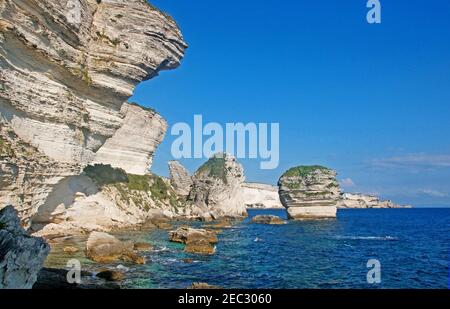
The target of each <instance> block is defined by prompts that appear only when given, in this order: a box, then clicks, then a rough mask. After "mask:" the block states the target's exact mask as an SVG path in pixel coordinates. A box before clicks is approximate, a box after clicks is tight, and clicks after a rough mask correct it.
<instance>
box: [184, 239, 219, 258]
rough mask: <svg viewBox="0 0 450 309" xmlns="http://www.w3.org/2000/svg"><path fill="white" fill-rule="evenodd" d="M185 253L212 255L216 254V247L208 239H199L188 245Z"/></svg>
mask: <svg viewBox="0 0 450 309" xmlns="http://www.w3.org/2000/svg"><path fill="white" fill-rule="evenodd" d="M184 252H187V253H193V254H201V255H212V254H214V253H216V247H215V246H214V245H213V244H212V243H210V242H209V241H208V240H206V239H199V240H196V241H192V242H189V243H187V244H186V246H185V247H184Z"/></svg>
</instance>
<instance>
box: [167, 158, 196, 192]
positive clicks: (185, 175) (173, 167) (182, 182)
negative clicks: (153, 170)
mask: <svg viewBox="0 0 450 309" xmlns="http://www.w3.org/2000/svg"><path fill="white" fill-rule="evenodd" d="M169 172H170V183H171V184H172V186H173V188H174V190H175V192H176V193H177V194H178V195H180V196H182V197H187V196H188V195H189V192H190V191H191V187H192V178H191V176H190V175H189V172H188V170H187V169H186V168H185V167H184V166H183V165H181V164H180V163H179V162H178V161H170V162H169Z"/></svg>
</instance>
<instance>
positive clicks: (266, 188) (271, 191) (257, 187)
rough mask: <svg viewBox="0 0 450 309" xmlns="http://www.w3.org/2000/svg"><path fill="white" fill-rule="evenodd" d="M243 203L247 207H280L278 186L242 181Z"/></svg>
mask: <svg viewBox="0 0 450 309" xmlns="http://www.w3.org/2000/svg"><path fill="white" fill-rule="evenodd" d="M243 188H244V204H245V206H246V207H247V208H258V209H279V208H280V209H282V208H284V207H283V205H282V204H281V202H280V196H279V195H278V188H277V187H275V186H271V185H267V184H261V183H248V182H247V183H244V184H243Z"/></svg>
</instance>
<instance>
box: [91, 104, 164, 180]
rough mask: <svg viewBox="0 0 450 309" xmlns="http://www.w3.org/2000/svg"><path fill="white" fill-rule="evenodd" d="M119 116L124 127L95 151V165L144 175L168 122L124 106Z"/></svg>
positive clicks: (137, 109) (155, 115)
mask: <svg viewBox="0 0 450 309" xmlns="http://www.w3.org/2000/svg"><path fill="white" fill-rule="evenodd" d="M121 113H122V114H123V115H125V117H124V120H123V125H122V126H121V127H120V128H119V129H118V130H117V131H116V132H115V133H114V135H113V136H112V137H111V138H109V139H108V140H107V141H106V142H105V144H104V145H103V146H102V147H101V148H100V149H99V150H98V152H97V153H96V154H95V158H94V163H104V164H111V166H113V167H117V168H122V169H124V170H125V171H127V172H128V173H130V174H136V175H144V174H146V173H147V172H148V169H149V168H150V166H151V165H152V159H153V153H154V152H155V150H156V147H157V146H158V145H159V144H160V143H161V142H162V140H163V138H164V135H165V133H166V130H167V122H166V121H165V120H164V119H163V118H162V117H161V116H160V115H159V114H157V113H156V112H153V111H146V110H143V109H142V108H141V107H139V106H135V105H131V104H127V103H126V104H124V105H123V106H122V109H121Z"/></svg>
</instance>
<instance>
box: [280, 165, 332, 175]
mask: <svg viewBox="0 0 450 309" xmlns="http://www.w3.org/2000/svg"><path fill="white" fill-rule="evenodd" d="M317 170H320V171H331V169H329V168H327V167H324V166H320V165H311V166H306V165H301V166H297V167H293V168H291V169H289V170H288V171H286V172H285V173H284V174H283V176H286V177H305V176H307V175H309V174H311V173H314V172H315V171H317Z"/></svg>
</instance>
